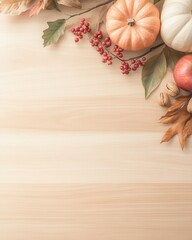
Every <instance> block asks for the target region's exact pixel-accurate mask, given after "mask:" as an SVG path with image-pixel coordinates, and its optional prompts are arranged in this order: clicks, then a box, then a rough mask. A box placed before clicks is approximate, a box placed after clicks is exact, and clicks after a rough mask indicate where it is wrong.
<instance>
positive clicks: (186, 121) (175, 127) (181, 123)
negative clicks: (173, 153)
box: [160, 96, 192, 149]
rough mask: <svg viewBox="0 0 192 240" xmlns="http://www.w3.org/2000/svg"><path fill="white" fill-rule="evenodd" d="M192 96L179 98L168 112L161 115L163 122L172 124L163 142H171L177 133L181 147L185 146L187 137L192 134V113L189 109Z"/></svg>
mask: <svg viewBox="0 0 192 240" xmlns="http://www.w3.org/2000/svg"><path fill="white" fill-rule="evenodd" d="M190 98H191V96H183V97H179V98H177V99H176V101H175V102H174V103H173V104H172V105H171V106H170V107H169V108H168V111H167V113H166V114H165V115H164V116H163V117H161V119H160V121H161V123H163V124H172V126H171V127H170V128H169V129H168V130H167V131H166V133H165V134H164V136H163V138H162V141H161V142H169V141H170V140H171V139H172V138H173V137H174V136H175V135H178V137H179V142H180V146H181V148H182V149H183V148H184V147H185V144H186V139H187V138H188V137H189V136H190V135H191V134H192V114H191V113H189V112H188V111H187V104H188V102H189V99H190Z"/></svg>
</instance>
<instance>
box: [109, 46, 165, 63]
mask: <svg viewBox="0 0 192 240" xmlns="http://www.w3.org/2000/svg"><path fill="white" fill-rule="evenodd" d="M164 44H165V43H164V42H162V43H160V44H158V45H156V46H154V47H152V48H150V49H149V50H148V51H147V52H145V53H143V54H141V55H138V56H136V57H131V58H128V59H122V58H120V57H118V56H117V55H115V54H114V53H112V52H111V51H110V50H109V49H107V48H105V50H106V51H107V52H108V53H110V54H111V55H112V56H113V57H114V58H117V59H118V60H120V61H121V62H128V61H131V60H133V59H138V58H141V57H144V56H146V55H147V54H149V53H150V52H152V51H153V50H155V49H157V48H159V47H162V46H163V45H164Z"/></svg>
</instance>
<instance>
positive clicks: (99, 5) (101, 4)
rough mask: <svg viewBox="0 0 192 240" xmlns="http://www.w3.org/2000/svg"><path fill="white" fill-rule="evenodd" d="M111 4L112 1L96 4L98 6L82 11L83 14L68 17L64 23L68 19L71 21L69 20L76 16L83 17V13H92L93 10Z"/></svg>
mask: <svg viewBox="0 0 192 240" xmlns="http://www.w3.org/2000/svg"><path fill="white" fill-rule="evenodd" d="M111 2H114V0H108V1H106V2H104V3H100V4H98V5H96V6H94V7H92V8H89V9H87V10H85V11H83V12H80V13H75V14H72V15H70V16H69V17H68V18H67V19H66V21H67V20H69V19H71V18H73V17H77V16H80V15H83V14H85V13H88V12H91V11H93V10H94V9H96V8H99V7H102V6H104V5H107V4H109V3H111Z"/></svg>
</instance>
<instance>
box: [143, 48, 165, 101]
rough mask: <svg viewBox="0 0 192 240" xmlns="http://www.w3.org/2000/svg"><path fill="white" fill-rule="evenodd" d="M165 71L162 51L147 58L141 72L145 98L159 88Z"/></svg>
mask: <svg viewBox="0 0 192 240" xmlns="http://www.w3.org/2000/svg"><path fill="white" fill-rule="evenodd" d="M166 71H167V61H166V58H165V54H164V51H162V52H161V53H160V54H158V55H156V56H153V57H151V58H149V59H148V60H147V62H146V64H145V66H144V67H143V70H142V83H143V86H144V89H145V97H146V98H148V97H149V96H150V95H151V93H152V92H153V91H154V90H155V89H156V88H157V87H158V86H159V84H160V83H161V81H162V80H163V78H164V76H165V74H166Z"/></svg>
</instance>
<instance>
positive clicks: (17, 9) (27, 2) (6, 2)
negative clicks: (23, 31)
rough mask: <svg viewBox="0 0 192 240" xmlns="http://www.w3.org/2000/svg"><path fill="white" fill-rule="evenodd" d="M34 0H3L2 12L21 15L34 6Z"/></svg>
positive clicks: (1, 4) (0, 5)
mask: <svg viewBox="0 0 192 240" xmlns="http://www.w3.org/2000/svg"><path fill="white" fill-rule="evenodd" d="M33 3H34V0H1V1H0V12H1V13H3V14H9V15H20V14H21V13H23V12H25V11H27V10H28V9H30V8H31V7H32V5H33Z"/></svg>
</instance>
